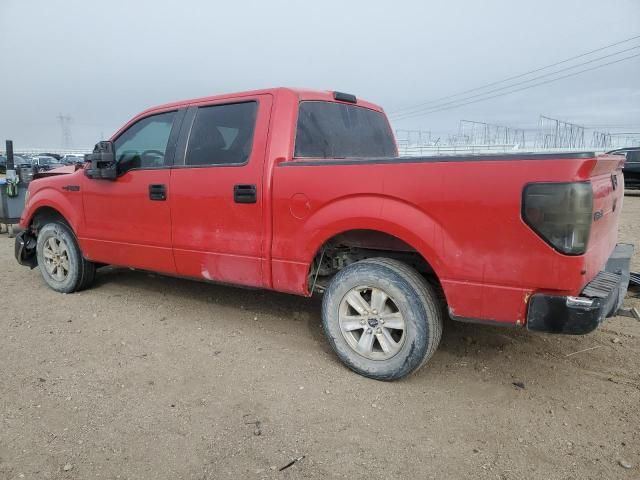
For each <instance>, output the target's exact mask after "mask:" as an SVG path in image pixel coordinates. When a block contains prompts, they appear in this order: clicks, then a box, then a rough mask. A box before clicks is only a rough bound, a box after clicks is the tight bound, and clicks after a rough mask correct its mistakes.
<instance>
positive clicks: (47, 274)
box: [36, 222, 96, 293]
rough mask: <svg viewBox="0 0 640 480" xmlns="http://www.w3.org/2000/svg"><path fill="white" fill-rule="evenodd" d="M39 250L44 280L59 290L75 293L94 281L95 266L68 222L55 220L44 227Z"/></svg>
mask: <svg viewBox="0 0 640 480" xmlns="http://www.w3.org/2000/svg"><path fill="white" fill-rule="evenodd" d="M36 253H37V255H38V265H39V267H40V272H41V273H42V277H43V278H44V281H45V282H47V284H48V285H49V286H50V287H51V288H52V289H53V290H55V291H56V292H61V293H71V292H75V291H78V290H82V289H84V288H87V287H88V286H89V285H90V284H91V283H92V282H93V279H94V277H95V271H96V269H95V265H94V264H93V263H92V262H89V261H87V260H85V259H84V258H83V257H82V252H81V251H80V248H79V247H78V243H77V242H76V239H75V237H74V235H73V232H72V231H71V229H70V228H69V227H68V226H67V225H66V224H64V223H62V222H51V223H47V224H46V225H44V226H43V227H42V228H40V231H39V232H38V242H37V245H36Z"/></svg>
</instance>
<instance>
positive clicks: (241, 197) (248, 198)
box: [233, 185, 258, 203]
mask: <svg viewBox="0 0 640 480" xmlns="http://www.w3.org/2000/svg"><path fill="white" fill-rule="evenodd" d="M233 201H234V202H236V203H256V202H257V201H258V195H257V191H256V186H255V185H234V186H233Z"/></svg>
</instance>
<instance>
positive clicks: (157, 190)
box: [149, 184, 167, 202]
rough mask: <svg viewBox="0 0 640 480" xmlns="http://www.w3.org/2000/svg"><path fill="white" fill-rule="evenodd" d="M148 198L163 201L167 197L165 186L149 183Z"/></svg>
mask: <svg viewBox="0 0 640 480" xmlns="http://www.w3.org/2000/svg"><path fill="white" fill-rule="evenodd" d="M149 199H151V200H156V201H160V202H161V201H164V200H166V199H167V187H166V186H165V185H162V184H152V185H149Z"/></svg>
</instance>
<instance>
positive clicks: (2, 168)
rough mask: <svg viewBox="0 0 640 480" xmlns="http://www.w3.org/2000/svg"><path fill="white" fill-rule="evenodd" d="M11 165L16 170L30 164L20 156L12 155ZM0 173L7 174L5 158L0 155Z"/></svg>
mask: <svg viewBox="0 0 640 480" xmlns="http://www.w3.org/2000/svg"><path fill="white" fill-rule="evenodd" d="M13 164H14V166H15V168H16V169H18V168H20V167H24V166H30V165H31V162H30V161H29V159H28V158H25V157H23V156H22V155H15V154H14V155H13ZM0 173H7V156H6V155H0Z"/></svg>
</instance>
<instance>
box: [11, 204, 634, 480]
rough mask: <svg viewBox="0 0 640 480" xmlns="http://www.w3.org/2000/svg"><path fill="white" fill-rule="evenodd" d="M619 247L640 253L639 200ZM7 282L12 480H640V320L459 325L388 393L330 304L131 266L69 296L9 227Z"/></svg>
mask: <svg viewBox="0 0 640 480" xmlns="http://www.w3.org/2000/svg"><path fill="white" fill-rule="evenodd" d="M620 237H621V240H623V241H628V242H633V243H635V245H636V248H639V247H640V197H638V196H628V197H626V198H625V205H624V209H623V225H622V227H621V232H620ZM634 269H635V270H636V271H638V270H640V255H639V254H636V256H635V258H634ZM0 272H1V273H2V277H1V279H0V291H1V293H0V299H1V308H2V312H1V313H0V478H1V479H14V478H16V479H17V478H28V479H29V478H32V479H42V478H52V479H89V478H105V479H165V478H166V479H198V480H207V479H217V478H237V479H252V478H256V479H260V478H282V479H296V478H318V479H320V478H350V479H360V478H363V479H364V478H367V479H377V478H384V479H389V478H419V479H429V478H434V479H435V478H437V479H443V478H452V479H462V478H470V479H598V480H599V479H605V478H606V479H609V478H619V479H632V478H633V479H637V478H640V322H638V321H636V320H633V319H629V318H613V319H610V320H609V321H608V322H607V323H606V324H605V325H604V326H603V328H601V329H600V330H598V331H597V332H596V333H593V334H591V335H588V336H582V337H569V336H552V335H541V334H530V333H528V332H526V331H524V330H520V329H499V328H493V327H486V326H476V325H466V324H458V323H454V322H448V323H447V324H446V325H445V332H444V337H443V342H442V345H441V346H440V349H439V350H438V352H437V353H436V355H435V356H434V358H433V359H432V360H431V362H430V363H429V364H428V365H427V366H426V367H425V368H424V369H422V370H421V371H420V372H419V373H417V374H416V375H414V376H411V377H410V378H408V379H405V380H403V381H400V382H395V383H382V382H377V381H373V380H368V379H365V378H362V377H359V376H357V375H355V374H354V373H352V372H350V371H349V370H347V369H346V368H345V367H343V366H342V365H341V364H340V362H339V361H338V360H337V358H336V357H335V356H334V355H333V353H332V352H331V351H330V350H329V347H328V345H327V342H325V340H324V338H323V335H322V331H321V329H320V314H319V312H320V304H319V301H318V299H304V298H298V297H293V296H286V295H281V294H276V293H271V292H264V291H252V290H244V289H238V288H231V287H224V286H216V285H209V284H204V283H197V282H193V281H188V280H179V279H173V278H163V277H160V276H156V275H150V274H147V273H143V272H134V271H129V270H124V269H105V270H103V271H101V272H100V274H99V275H98V281H97V284H96V286H95V287H94V288H92V289H91V290H88V291H85V292H82V293H79V294H73V295H60V294H56V293H54V292H53V291H51V290H49V289H48V288H47V287H46V286H45V284H44V282H43V280H42V278H41V277H40V273H39V271H38V270H33V271H30V270H28V269H26V268H24V267H20V266H18V265H17V264H16V263H15V260H14V258H13V240H10V239H8V238H7V236H6V235H0ZM636 295H637V293H636ZM628 302H629V303H630V304H635V305H638V306H640V301H639V300H638V298H637V297H636V298H630V299H629V300H628ZM294 459H299V460H298V461H297V462H295V463H294V464H293V465H291V466H290V467H288V468H286V469H284V470H282V471H280V469H281V468H282V467H284V466H286V465H287V464H289V463H290V462H292V461H293V460H294ZM623 465H624V466H623ZM625 466H626V467H629V468H625Z"/></svg>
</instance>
